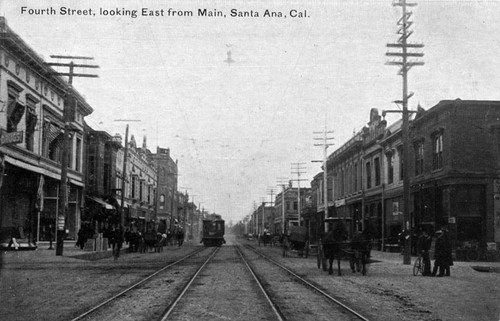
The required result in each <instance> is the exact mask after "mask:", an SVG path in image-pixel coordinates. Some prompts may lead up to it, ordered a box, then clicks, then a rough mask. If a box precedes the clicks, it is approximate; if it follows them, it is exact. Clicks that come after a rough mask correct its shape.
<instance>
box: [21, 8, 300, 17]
mask: <svg viewBox="0 0 500 321" xmlns="http://www.w3.org/2000/svg"><path fill="white" fill-rule="evenodd" d="M20 11H21V14H22V15H30V16H89V17H95V16H105V17H130V18H138V17H206V18H287V17H290V18H309V17H310V15H309V14H308V12H307V10H305V9H290V10H284V11H280V10H270V9H265V10H239V9H230V10H228V11H223V10H218V9H201V8H198V9H195V10H176V9H173V8H168V9H163V8H162V9H152V8H141V9H127V8H103V7H101V8H98V9H94V8H86V9H74V8H69V7H58V8H54V7H47V8H31V7H27V6H22V7H20Z"/></svg>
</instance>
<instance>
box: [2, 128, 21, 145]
mask: <svg viewBox="0 0 500 321" xmlns="http://www.w3.org/2000/svg"><path fill="white" fill-rule="evenodd" d="M23 133H24V132H23V131H16V132H7V131H6V130H5V129H0V146H2V145H8V144H19V143H22V142H23Z"/></svg>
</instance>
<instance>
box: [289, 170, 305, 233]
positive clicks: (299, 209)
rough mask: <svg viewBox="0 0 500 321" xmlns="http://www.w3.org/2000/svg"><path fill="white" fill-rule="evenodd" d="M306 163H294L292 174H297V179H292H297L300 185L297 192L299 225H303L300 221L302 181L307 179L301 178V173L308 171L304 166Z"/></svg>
mask: <svg viewBox="0 0 500 321" xmlns="http://www.w3.org/2000/svg"><path fill="white" fill-rule="evenodd" d="M305 164H306V163H292V175H294V174H295V175H297V179H292V181H297V186H298V193H297V204H298V205H297V206H298V207H297V209H298V211H297V214H298V216H297V217H298V220H299V226H301V225H302V224H301V221H300V211H301V205H300V181H307V179H300V175H302V174H305V173H306V172H305V171H304V170H305V169H306V168H305V167H303V166H304V165H305Z"/></svg>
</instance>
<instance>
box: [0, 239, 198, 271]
mask: <svg viewBox="0 0 500 321" xmlns="http://www.w3.org/2000/svg"><path fill="white" fill-rule="evenodd" d="M192 242H193V241H184V245H188V246H189V245H191V244H192ZM184 245H183V246H184ZM52 247H53V249H49V242H39V244H38V247H37V249H36V250H29V251H27V250H24V251H16V250H9V251H0V267H1V264H2V263H6V264H12V263H13V264H16V263H28V262H30V263H32V262H43V263H52V262H54V263H56V262H67V261H74V260H91V261H94V260H100V259H104V258H109V257H112V256H113V251H112V250H111V248H109V249H108V250H107V251H103V252H95V251H84V250H81V249H80V248H79V247H77V246H75V241H65V242H64V248H63V255H62V256H56V244H55V243H53V244H52ZM174 248H178V247H177V246H176V245H172V246H165V247H164V248H163V249H164V250H168V249H174ZM127 254H129V252H128V245H126V244H124V246H123V247H122V249H121V252H120V255H127ZM144 254H147V253H144Z"/></svg>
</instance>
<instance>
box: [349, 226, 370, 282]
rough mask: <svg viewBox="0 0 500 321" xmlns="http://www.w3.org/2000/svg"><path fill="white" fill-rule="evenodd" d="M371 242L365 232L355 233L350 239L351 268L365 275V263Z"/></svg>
mask: <svg viewBox="0 0 500 321" xmlns="http://www.w3.org/2000/svg"><path fill="white" fill-rule="evenodd" d="M370 248H371V243H370V240H369V239H368V238H367V236H366V235H365V233H357V234H356V235H354V237H353V238H352V240H351V250H352V254H351V270H352V272H353V273H355V272H356V271H357V272H361V274H363V275H366V264H367V263H368V257H369V255H370Z"/></svg>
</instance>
